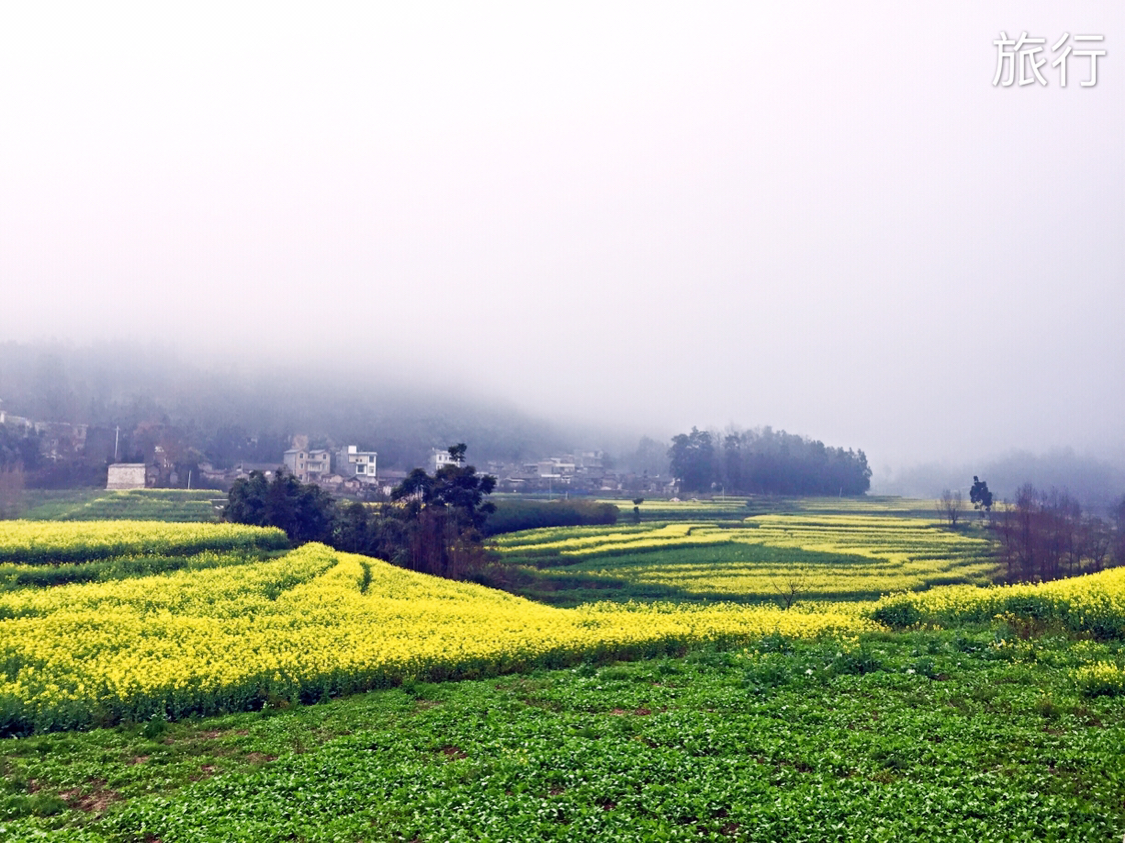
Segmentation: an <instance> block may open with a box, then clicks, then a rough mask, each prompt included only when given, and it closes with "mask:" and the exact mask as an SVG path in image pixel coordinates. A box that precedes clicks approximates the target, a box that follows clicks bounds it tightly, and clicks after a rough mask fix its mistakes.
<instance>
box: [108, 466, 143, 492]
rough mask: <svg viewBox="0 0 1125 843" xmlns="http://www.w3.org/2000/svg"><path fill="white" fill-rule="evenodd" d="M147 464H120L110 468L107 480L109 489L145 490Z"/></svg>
mask: <svg viewBox="0 0 1125 843" xmlns="http://www.w3.org/2000/svg"><path fill="white" fill-rule="evenodd" d="M145 474H146V472H145V464H144V463H143V462H119V463H114V464H113V465H111V466H110V467H109V477H108V478H107V479H106V484H105V487H106V488H107V489H116V490H126V489H143V488H145Z"/></svg>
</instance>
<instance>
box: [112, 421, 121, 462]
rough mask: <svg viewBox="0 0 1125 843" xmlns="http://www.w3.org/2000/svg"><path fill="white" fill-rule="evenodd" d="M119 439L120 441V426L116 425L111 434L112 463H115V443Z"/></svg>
mask: <svg viewBox="0 0 1125 843" xmlns="http://www.w3.org/2000/svg"><path fill="white" fill-rule="evenodd" d="M120 439H121V425H117V428H116V429H115V430H114V433H113V461H114V462H117V443H118V441H119V440H120Z"/></svg>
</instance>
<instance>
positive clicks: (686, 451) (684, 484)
mask: <svg viewBox="0 0 1125 843" xmlns="http://www.w3.org/2000/svg"><path fill="white" fill-rule="evenodd" d="M668 459H669V460H671V467H672V476H673V477H675V478H676V479H677V480H679V481H680V490H681V491H684V492H701V491H703V490H705V489H710V488H711V482H712V481H713V480H714V479H715V478H714V475H715V446H714V445H713V444H712V442H711V434H710V433H708V432H707V431H705V430H699V429H697V428H695V427H693V428H692V429H691V433H681V434H679V435H677V436H674V437H672V447H671V448H669V449H668Z"/></svg>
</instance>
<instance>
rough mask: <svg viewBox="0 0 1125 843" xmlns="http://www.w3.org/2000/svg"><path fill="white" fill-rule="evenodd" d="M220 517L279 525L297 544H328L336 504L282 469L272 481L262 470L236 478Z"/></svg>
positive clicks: (325, 494) (268, 525) (330, 539)
mask: <svg viewBox="0 0 1125 843" xmlns="http://www.w3.org/2000/svg"><path fill="white" fill-rule="evenodd" d="M223 518H225V519H226V520H227V521H236V522H238V523H239V524H256V525H258V526H259V527H279V528H281V529H282V530H284V531H285V534H286V535H287V536H289V540H290V541H292V542H294V543H296V544H303V543H304V542H326V543H331V542H332V540H333V532H334V528H335V519H336V503H335V501H334V500H333V498H332V496H331V495H329V494H328V493H327V492H325V491H324V490H323V489H321V488H320V487H319V486H315V485H312V484H306V483H301V482H300V481H299V480H298V479H297V478H296V477H294V476H293V475H292V474H291V473H290V472H288V471H287V470H285V469H284V468H279V469H278V470H277V472H276V473H275V474H274V477H273V480H269V479H267V478H266V476H265V474H263V473H262V472H261V471H252V472H250V476H249V477H246V478H239V479H238V480H235V481H234V485H233V486H231V489H230V493H229V494H228V496H227V504H226V506H224V507H223Z"/></svg>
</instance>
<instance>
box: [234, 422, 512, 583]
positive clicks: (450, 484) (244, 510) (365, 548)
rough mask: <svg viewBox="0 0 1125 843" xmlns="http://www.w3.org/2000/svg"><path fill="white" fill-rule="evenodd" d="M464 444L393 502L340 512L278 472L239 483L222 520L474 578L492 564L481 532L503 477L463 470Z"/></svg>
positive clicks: (419, 474) (406, 484)
mask: <svg viewBox="0 0 1125 843" xmlns="http://www.w3.org/2000/svg"><path fill="white" fill-rule="evenodd" d="M465 450H466V449H465V445H463V444H459V445H454V446H453V447H451V448H450V449H449V453H450V456H452V457H453V458H454V460H456V464H454V465H445V466H443V467H442V468H440V469H438V471H437V472H435V473H434V474H433V475H432V476H431V475H429V474H427V473H426V472H425V471H423V470H422V469H420V468H416V469H414V471H412V472H411V473H410V474H409V475H408V476H407V478H406V479H405V480H404V481H403V482H402V483H401V484H400V485H399V486H397V487H396V488H395V489H394V490H393V491H392V493H391V500H392V503H389V504H381V505H374V506H372V505H364V504H362V503H358V502H356V503H351V504H349V505H347V506H344V507H340V506H339V505H338V504H337V502H336V500H335V499H334V498H333V497H332V496H331V495H329V494H328V493H327V492H325V491H324V490H322V489H321V488H319V487H318V486H315V485H312V484H304V483H301V482H299V481H298V480H297V479H296V478H295V477H294V476H293V475H292V474H291V473H289V472H287V471H285V470H284V469H278V471H277V473H276V474H275V475H274V477H273V479H272V480H269V479H267V478H266V476H265V475H264V474H263V473H262V472H260V471H255V472H251V474H250V477H249V478H247V479H240V480H237V481H235V483H234V486H232V487H231V490H230V494H229V498H228V503H227V505H226V507H224V509H223V517H224V518H226V519H227V520H230V521H237V522H239V523H242V524H257V525H259V526H273V527H280V528H281V529H282V530H284V531H285V532H286V534H287V535H288V536H289V539H290V541H292V542H294V543H296V544H300V543H303V542H309V541H318V542H324V543H325V544H328V545H331V546H332V547H334V548H336V549H337V550H343V551H347V552H349V553H363V554H366V555H368V556H375V557H378V558H380V559H385V560H386V561H388V562H393V563H394V564H396V565H401V566H402V567H405V568H409V569H411V570H414V571H420V572H422V573H426V574H434V575H436V576H442V577H448V578H450V579H467V578H470V577H472V576H475V575H476V574H478V573H479V572H480V570H481V568H482V567H483V566H484V564H485V562H486V559H487V558H486V554H485V550H484V545H483V541H482V528H483V526H484V523H485V519H486V518H487V517H488V514H489V513H490V512H492V511H493V504H492V503H491V502H489V501H486V500H485V498H486V496H487V495H489V494H490V493H491V492H492V490H493V488H494V487H495V484H496V478H495V477H492V476H490V475H481V474H477V473H476V469H475V468H474V467H473V466H471V465H468V466H467V465H464V464H463V463H464V457H465Z"/></svg>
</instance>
